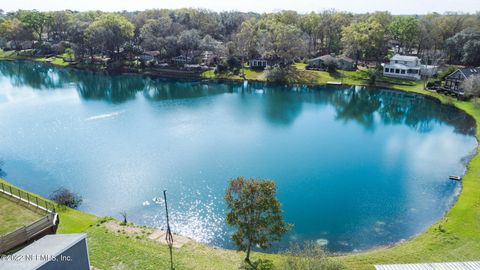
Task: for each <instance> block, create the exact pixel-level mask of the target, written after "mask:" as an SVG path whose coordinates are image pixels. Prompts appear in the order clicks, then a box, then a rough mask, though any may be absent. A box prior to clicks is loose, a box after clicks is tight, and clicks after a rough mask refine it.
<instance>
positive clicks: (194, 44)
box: [178, 29, 200, 56]
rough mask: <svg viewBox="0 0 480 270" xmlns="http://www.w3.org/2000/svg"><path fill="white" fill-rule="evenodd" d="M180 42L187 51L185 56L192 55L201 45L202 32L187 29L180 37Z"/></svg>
mask: <svg viewBox="0 0 480 270" xmlns="http://www.w3.org/2000/svg"><path fill="white" fill-rule="evenodd" d="M178 44H179V45H180V47H181V48H182V50H183V51H184V52H185V56H191V55H192V53H193V51H194V50H195V49H197V48H198V46H199V45H200V34H199V32H198V30H195V29H191V30H185V31H183V32H182V33H180V36H179V37H178Z"/></svg>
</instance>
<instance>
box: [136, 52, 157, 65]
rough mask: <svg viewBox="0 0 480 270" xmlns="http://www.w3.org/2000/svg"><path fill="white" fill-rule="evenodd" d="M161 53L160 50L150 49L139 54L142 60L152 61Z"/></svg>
mask: <svg viewBox="0 0 480 270" xmlns="http://www.w3.org/2000/svg"><path fill="white" fill-rule="evenodd" d="M159 55H160V52H159V51H148V52H144V53H142V54H141V55H140V56H139V59H140V61H142V62H150V61H153V60H155V58H156V57H157V56H159Z"/></svg>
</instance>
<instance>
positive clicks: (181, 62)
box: [172, 55, 192, 65]
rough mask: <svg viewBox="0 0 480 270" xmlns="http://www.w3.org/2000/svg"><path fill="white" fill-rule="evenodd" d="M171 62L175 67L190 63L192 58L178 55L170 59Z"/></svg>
mask: <svg viewBox="0 0 480 270" xmlns="http://www.w3.org/2000/svg"><path fill="white" fill-rule="evenodd" d="M172 62H173V63H174V64H177V65H185V64H190V63H192V58H191V57H189V56H185V55H179V56H176V57H173V58H172Z"/></svg>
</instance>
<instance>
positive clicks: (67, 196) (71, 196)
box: [50, 187, 83, 209]
mask: <svg viewBox="0 0 480 270" xmlns="http://www.w3.org/2000/svg"><path fill="white" fill-rule="evenodd" d="M50 199H51V200H52V201H54V202H56V203H58V204H59V205H63V206H67V207H70V208H73V209H76V208H78V207H79V206H80V205H81V204H82V202H83V199H82V196H80V195H78V194H77V193H74V192H72V191H70V190H68V189H66V188H64V187H61V188H59V189H57V190H55V191H54V192H53V193H52V195H50Z"/></svg>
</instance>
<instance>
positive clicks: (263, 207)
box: [225, 177, 291, 263]
mask: <svg viewBox="0 0 480 270" xmlns="http://www.w3.org/2000/svg"><path fill="white" fill-rule="evenodd" d="M276 192H277V187H276V184H275V182H273V181H271V180H258V179H249V180H246V179H245V178H244V177H238V178H235V179H232V180H231V181H230V184H229V186H228V188H227V190H226V192H225V202H226V203H227V207H228V213H227V218H226V221H227V223H228V224H229V225H230V226H233V227H235V228H236V229H237V230H236V232H235V233H234V234H233V235H232V239H233V241H234V242H235V244H236V245H237V247H238V249H239V250H242V251H245V252H246V257H245V261H246V262H247V263H250V251H251V249H252V247H253V246H258V247H260V248H263V249H266V248H268V247H270V246H271V245H272V243H273V242H274V241H278V240H280V239H281V237H282V236H283V235H284V234H285V233H287V232H288V231H289V229H290V228H291V225H289V224H287V223H285V221H284V220H283V217H282V210H281V205H280V202H279V201H278V200H277V198H276V197H275V195H276Z"/></svg>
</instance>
